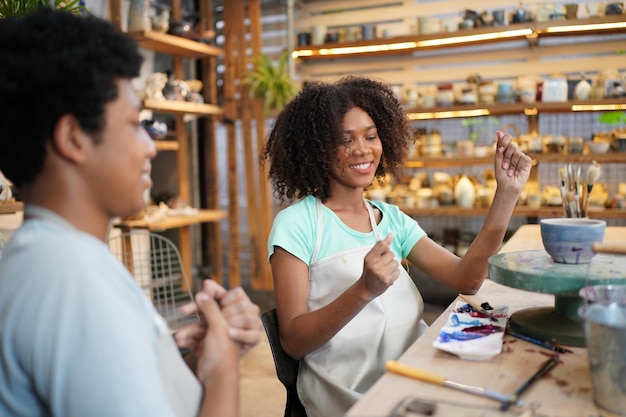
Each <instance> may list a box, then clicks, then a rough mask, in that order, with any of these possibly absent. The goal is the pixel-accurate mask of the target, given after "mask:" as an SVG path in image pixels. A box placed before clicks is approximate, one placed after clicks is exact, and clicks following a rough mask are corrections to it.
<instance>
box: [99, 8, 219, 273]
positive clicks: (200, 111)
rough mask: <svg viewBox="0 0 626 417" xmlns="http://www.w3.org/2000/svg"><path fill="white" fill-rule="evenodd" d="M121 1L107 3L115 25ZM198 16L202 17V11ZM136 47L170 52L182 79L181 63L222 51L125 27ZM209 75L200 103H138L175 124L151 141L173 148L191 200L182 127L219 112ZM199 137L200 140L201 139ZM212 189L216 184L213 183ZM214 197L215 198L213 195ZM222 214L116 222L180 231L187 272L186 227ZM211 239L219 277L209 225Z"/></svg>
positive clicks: (182, 190)
mask: <svg viewBox="0 0 626 417" xmlns="http://www.w3.org/2000/svg"><path fill="white" fill-rule="evenodd" d="M121 3H122V2H121V0H112V1H111V2H110V16H111V21H112V22H113V23H114V24H115V25H116V26H117V27H118V28H119V29H121V28H122V24H121ZM171 6H172V10H171V18H172V19H173V20H180V19H181V18H182V12H181V3H180V1H179V0H173V1H172V4H171ZM202 13H210V10H209V9H207V8H205V7H203V8H202ZM203 17H206V16H204V15H203ZM129 35H130V36H131V37H133V38H134V39H135V40H136V41H137V43H138V44H139V46H140V47H142V48H145V49H148V50H151V51H154V52H158V53H162V54H167V55H171V56H172V61H173V62H172V64H173V75H174V78H175V79H179V80H183V79H186V75H185V73H186V71H185V68H186V65H187V64H191V63H193V62H192V61H194V60H202V61H203V62H204V61H212V60H214V59H215V58H216V57H218V56H221V55H223V53H224V51H223V50H222V49H221V48H218V47H216V46H213V45H209V44H207V43H204V42H199V41H196V40H193V39H187V38H184V37H180V36H175V35H171V34H168V33H162V32H157V31H153V30H144V31H133V32H129ZM212 79H213V78H212V77H211V76H210V75H209V74H203V75H202V81H203V84H204V87H203V97H204V101H205V102H204V103H193V102H186V101H174V100H152V99H146V100H144V102H143V107H144V109H146V110H151V111H153V112H155V113H162V114H168V115H172V116H174V125H175V128H174V130H173V132H172V134H171V135H169V136H168V139H167V140H163V141H156V142H155V144H156V147H157V149H158V150H160V151H175V152H176V155H177V158H176V164H177V174H178V196H179V197H180V198H181V199H183V200H184V201H188V202H189V201H191V194H192V193H191V185H190V184H191V178H190V175H191V173H190V171H191V169H190V149H189V138H188V132H187V122H188V121H189V120H191V119H195V118H199V117H201V118H207V117H208V118H211V117H216V116H221V115H222V114H223V110H222V108H221V107H220V106H218V105H216V104H215V102H216V99H215V95H213V94H211V89H214V88H215V86H214V85H213V84H211V80H212ZM201 140H204V139H201ZM215 189H217V186H215ZM215 200H216V201H217V199H215ZM226 217H227V213H226V212H225V211H221V210H217V207H208V208H205V209H202V210H200V211H199V212H198V213H197V214H194V215H190V216H168V217H167V218H163V219H160V220H158V221H154V222H147V221H145V220H126V221H122V222H120V223H119V224H117V227H120V228H123V229H134V228H144V229H149V230H151V231H163V230H169V229H178V230H179V234H180V236H179V243H178V244H179V250H180V254H181V258H182V263H183V267H184V269H185V273H186V275H187V276H188V277H193V274H192V263H193V256H192V242H191V230H190V228H191V227H192V226H193V225H197V224H201V223H215V222H219V221H220V220H222V219H224V218H226ZM207 239H208V240H209V241H210V242H211V256H210V257H211V262H212V265H210V266H211V269H212V277H213V278H215V279H217V280H218V281H221V276H222V273H223V271H222V269H223V268H222V261H221V260H222V256H221V246H222V245H221V238H220V234H219V229H218V228H217V227H216V228H212V232H211V233H210V236H209V237H208V238H207Z"/></svg>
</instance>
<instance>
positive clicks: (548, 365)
mask: <svg viewBox="0 0 626 417" xmlns="http://www.w3.org/2000/svg"><path fill="white" fill-rule="evenodd" d="M558 364H559V357H558V356H551V357H550V358H549V359H548V360H547V361H545V362H544V363H543V365H541V367H540V368H539V369H538V370H537V372H535V374H534V375H533V376H531V377H530V378H529V379H528V381H526V382H524V383H523V384H522V386H521V387H519V388H518V389H517V390H516V391H515V393H513V395H512V396H511V400H510V401H505V402H503V403H502V405H501V406H500V410H502V411H506V410H508V409H509V407H510V406H512V405H513V404H514V403H515V402H516V401H518V400H519V397H520V396H521V395H522V394H523V393H524V392H525V391H526V390H527V389H528V388H530V386H531V385H532V384H534V383H535V382H536V381H537V380H538V379H539V378H541V377H542V376H544V375H545V374H547V373H548V372H550V371H551V370H552V368H554V367H555V366H557V365H558Z"/></svg>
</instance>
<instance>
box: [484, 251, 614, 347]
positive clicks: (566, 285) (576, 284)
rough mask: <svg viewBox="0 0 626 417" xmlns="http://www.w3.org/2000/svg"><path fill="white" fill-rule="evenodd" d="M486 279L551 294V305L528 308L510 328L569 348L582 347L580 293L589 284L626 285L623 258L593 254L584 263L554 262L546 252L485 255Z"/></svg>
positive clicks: (514, 320)
mask: <svg viewBox="0 0 626 417" xmlns="http://www.w3.org/2000/svg"><path fill="white" fill-rule="evenodd" d="M489 278H490V279H491V280H492V281H494V282H497V283H500V284H503V285H506V286H508V287H512V288H517V289H520V290H525V291H532V292H539V293H546V294H554V307H529V308H526V309H523V310H519V311H517V312H515V313H514V314H513V315H511V318H510V326H511V329H512V330H514V331H516V332H519V333H523V334H526V335H528V336H532V337H535V338H538V339H542V340H546V341H551V342H553V343H556V344H562V345H568V346H577V347H584V346H585V334H584V329H583V320H582V319H581V318H579V316H578V308H579V307H580V306H581V305H582V302H583V300H582V299H581V298H580V297H579V295H578V291H579V290H580V289H581V288H583V287H586V286H588V285H599V284H626V256H623V255H621V256H620V255H613V254H604V253H601V254H597V255H596V256H594V257H593V258H592V260H591V262H590V263H588V264H561V263H557V262H554V261H553V260H552V258H551V257H550V255H548V253H547V252H546V251H544V250H529V251H519V252H508V253H501V254H498V255H494V256H492V257H491V258H489Z"/></svg>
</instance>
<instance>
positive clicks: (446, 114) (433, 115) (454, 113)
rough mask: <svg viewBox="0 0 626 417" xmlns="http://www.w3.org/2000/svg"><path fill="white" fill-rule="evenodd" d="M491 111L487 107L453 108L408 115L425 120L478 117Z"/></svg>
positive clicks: (408, 115)
mask: <svg viewBox="0 0 626 417" xmlns="http://www.w3.org/2000/svg"><path fill="white" fill-rule="evenodd" d="M490 114H491V113H490V112H489V110H487V109H474V110H451V111H438V112H430V113H407V115H406V117H407V118H408V119H409V120H425V119H450V118H453V117H476V116H488V115H490Z"/></svg>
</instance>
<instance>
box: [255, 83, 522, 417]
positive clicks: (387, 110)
mask: <svg viewBox="0 0 626 417" xmlns="http://www.w3.org/2000/svg"><path fill="white" fill-rule="evenodd" d="M496 141H497V145H496V149H497V151H496V153H495V157H494V169H495V172H496V181H497V191H496V194H495V197H494V200H493V204H492V206H491V209H490V211H489V214H488V215H487V218H486V219H485V223H484V225H483V227H482V229H481V231H480V232H479V233H478V235H477V236H476V239H474V242H473V243H472V245H471V246H470V248H469V249H468V251H467V253H466V254H465V256H463V258H459V257H457V256H456V255H454V254H453V253H451V252H449V251H448V250H446V249H445V248H443V247H442V246H440V245H438V244H437V243H436V242H434V241H433V240H431V239H430V238H429V237H428V236H427V235H426V232H425V231H424V230H423V229H422V228H421V227H420V226H419V224H418V223H417V222H416V221H415V220H414V219H413V218H411V217H409V216H407V215H406V214H404V213H402V212H401V211H400V210H399V208H398V207H396V206H394V205H391V204H387V203H384V202H380V201H369V200H367V199H365V198H364V197H363V192H364V190H365V189H366V188H367V187H368V186H369V185H370V184H371V183H372V181H373V180H374V179H375V178H382V177H383V176H385V175H386V174H391V175H392V176H395V177H397V176H398V175H399V172H400V170H401V168H402V165H403V163H404V159H403V158H404V155H405V153H406V151H407V149H408V147H409V146H410V145H411V135H410V129H409V125H408V122H407V120H406V117H405V115H404V113H403V111H402V109H401V107H400V104H399V103H398V101H397V100H396V98H395V96H394V94H393V91H392V90H391V89H390V88H389V87H388V86H387V85H385V84H383V83H380V82H377V81H375V80H371V79H367V78H364V77H347V78H343V79H341V80H339V81H337V82H335V83H321V82H318V83H312V84H310V85H307V86H306V87H305V88H304V89H303V90H302V91H301V92H300V93H299V94H298V96H297V97H295V98H294V99H293V100H292V101H291V102H290V103H289V104H288V105H287V106H286V107H285V109H284V110H283V111H282V112H281V113H280V115H279V116H278V118H277V120H276V123H275V125H274V127H273V129H272V131H271V132H270V134H269V137H268V141H267V144H266V147H265V150H264V153H263V159H264V160H265V161H266V162H268V163H269V178H270V180H271V181H272V184H273V186H274V192H275V195H276V197H277V198H278V199H279V200H280V201H281V202H283V203H291V205H289V206H288V207H286V208H285V209H283V210H282V211H281V212H279V213H278V215H277V216H276V218H275V219H274V222H273V225H272V230H271V233H270V236H269V239H268V249H269V260H270V263H271V267H272V275H273V280H274V292H275V297H276V310H277V314H278V323H279V333H280V336H281V343H282V346H283V349H284V350H285V352H287V354H289V355H290V356H292V357H293V358H296V359H301V362H300V372H299V375H298V394H299V397H300V400H301V402H302V404H303V405H304V407H305V409H306V413H307V415H308V417H326V416H339V415H343V414H345V413H346V411H347V410H348V409H349V408H350V407H351V406H352V405H353V404H354V403H355V402H356V401H357V400H358V399H359V397H360V396H361V395H362V394H363V393H364V392H365V391H367V390H368V389H369V388H370V387H371V386H372V384H373V383H374V382H375V381H376V380H377V379H378V378H379V377H380V376H381V375H382V374H383V373H384V366H385V362H386V361H387V360H392V359H397V358H398V357H399V356H400V355H401V354H402V353H403V352H404V351H405V350H406V349H407V348H408V346H409V345H410V344H411V343H413V341H414V340H415V339H416V338H417V337H418V336H419V335H420V334H421V333H422V332H423V331H424V330H425V328H426V324H425V323H424V321H423V320H422V313H423V301H422V297H421V295H420V294H419V291H418V290H417V288H416V287H415V285H414V283H413V281H412V279H411V277H410V276H409V275H408V273H407V272H406V271H405V270H404V269H403V268H402V267H401V265H400V262H401V261H402V259H408V261H409V262H411V263H412V264H413V265H414V266H416V267H418V268H420V269H421V270H422V271H423V272H424V273H426V274H428V275H430V276H432V277H433V278H435V279H436V280H438V281H440V282H441V283H443V284H445V285H447V286H449V287H451V288H453V289H455V290H456V291H458V292H460V293H465V294H474V293H476V292H477V291H478V289H479V288H480V286H481V284H482V282H483V280H484V279H485V278H486V276H487V259H488V258H489V256H491V255H493V254H495V253H496V252H497V251H498V249H499V248H500V244H501V243H502V239H503V237H504V234H505V232H506V229H507V226H508V224H509V221H510V219H511V215H512V213H513V209H514V208H515V204H516V202H517V199H518V197H519V195H520V193H521V191H522V188H523V186H524V184H525V183H526V181H527V179H528V176H529V173H530V169H531V159H530V158H529V157H528V156H527V155H525V154H524V153H523V152H521V151H519V150H518V149H517V147H516V146H515V144H514V143H513V142H512V138H511V136H510V135H505V134H503V133H502V132H497V134H496Z"/></svg>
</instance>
